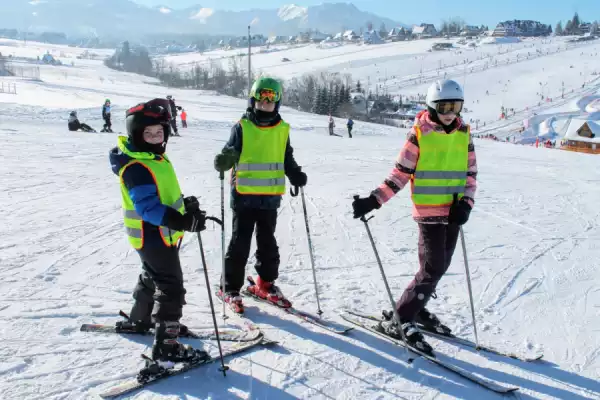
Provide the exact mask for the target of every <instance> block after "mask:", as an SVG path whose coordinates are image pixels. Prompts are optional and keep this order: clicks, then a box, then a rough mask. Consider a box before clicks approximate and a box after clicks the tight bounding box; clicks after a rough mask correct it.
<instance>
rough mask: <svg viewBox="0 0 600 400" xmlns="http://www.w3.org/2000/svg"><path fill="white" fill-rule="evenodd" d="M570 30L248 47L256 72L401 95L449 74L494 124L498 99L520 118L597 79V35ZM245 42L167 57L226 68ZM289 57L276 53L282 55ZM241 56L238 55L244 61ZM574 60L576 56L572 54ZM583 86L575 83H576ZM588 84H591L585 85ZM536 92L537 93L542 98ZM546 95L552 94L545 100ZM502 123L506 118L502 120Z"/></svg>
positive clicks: (419, 91) (471, 105)
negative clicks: (450, 41) (501, 40)
mask: <svg viewBox="0 0 600 400" xmlns="http://www.w3.org/2000/svg"><path fill="white" fill-rule="evenodd" d="M568 39H569V38H541V39H527V40H523V41H521V42H519V43H513V44H481V43H479V44H478V45H477V46H476V47H469V46H462V45H459V44H455V48H454V49H453V50H451V51H428V50H430V49H431V47H432V45H433V44H434V43H436V42H440V41H443V40H440V39H431V40H415V41H408V42H396V43H386V44H381V45H358V44H344V45H341V46H338V47H334V48H328V47H322V46H319V45H306V46H299V47H290V46H279V47H275V50H277V51H274V48H271V49H269V51H265V49H264V48H255V49H253V56H252V68H253V69H254V72H255V73H262V74H269V75H274V76H277V77H279V78H282V79H285V80H289V79H292V78H298V77H301V76H302V75H304V74H307V73H313V74H319V73H320V72H331V73H340V74H342V75H343V74H350V75H351V76H352V78H353V81H354V82H356V81H358V80H360V82H361V85H362V87H363V88H364V89H365V90H367V91H368V92H369V91H370V92H373V93H376V92H379V93H386V92H387V93H390V94H400V95H403V96H405V97H410V96H417V95H425V93H426V92H427V87H428V86H429V85H430V84H431V82H433V81H434V80H436V79H440V78H444V77H447V78H450V79H456V80H457V81H458V82H460V83H461V84H464V85H465V93H466V96H467V98H466V104H465V106H466V108H467V110H468V111H466V112H464V113H463V115H464V116H465V117H466V118H467V120H469V121H471V120H472V121H473V125H474V126H475V121H476V120H479V123H478V124H477V127H478V128H481V127H483V124H484V123H485V124H486V129H487V128H489V126H490V124H492V127H496V125H495V122H496V121H497V120H498V118H499V116H500V113H501V107H502V106H504V107H506V108H510V109H515V110H516V111H517V114H516V115H515V116H511V119H510V121H512V122H514V121H517V122H521V121H522V120H523V119H525V118H528V117H529V116H530V115H531V113H532V112H534V111H535V112H540V111H541V110H543V109H546V108H548V107H556V106H557V102H558V103H562V102H563V99H561V98H560V97H561V95H562V93H563V89H564V93H565V99H564V101H565V102H571V101H573V100H574V99H577V98H579V97H581V96H582V95H586V94H590V93H589V91H590V87H592V88H594V87H596V85H597V84H598V83H599V80H598V77H599V76H600V75H599V74H600V67H599V66H598V64H597V63H596V62H595V60H596V59H597V57H598V49H599V48H600V42H599V41H592V42H587V43H582V44H573V43H568V42H567V40H568ZM239 54H246V50H243V49H242V50H240V49H236V50H229V51H223V50H216V51H210V52H204V53H202V54H199V53H188V54H181V55H172V56H168V57H166V61H167V62H169V63H172V64H174V65H177V66H179V67H180V68H182V69H187V68H191V67H192V66H193V65H194V64H196V63H197V64H199V65H203V66H208V65H209V63H211V62H221V63H222V65H223V67H224V68H229V64H230V62H231V58H232V57H236V56H237V55H239ZM286 59H287V60H289V61H283V60H286ZM246 60H247V59H246V58H245V57H243V58H242V60H241V67H242V68H246V65H247V61H246ZM574 60H577V62H575V61H574ZM584 82H585V83H586V87H583V88H582V84H583V83H584ZM590 84H591V85H592V86H590ZM542 95H543V96H544V98H543V100H542ZM546 99H552V101H551V102H547V101H546ZM501 122H502V124H501V125H503V126H505V125H506V123H505V122H506V121H501Z"/></svg>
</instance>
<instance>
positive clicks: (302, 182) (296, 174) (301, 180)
mask: <svg viewBox="0 0 600 400" xmlns="http://www.w3.org/2000/svg"><path fill="white" fill-rule="evenodd" d="M288 179H289V180H290V183H291V184H292V186H296V187H303V186H306V181H307V180H308V178H307V176H306V174H305V173H304V172H302V168H300V167H298V169H295V170H292V171H291V172H290V173H289V174H288Z"/></svg>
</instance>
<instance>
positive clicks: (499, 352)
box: [344, 310, 544, 362]
mask: <svg viewBox="0 0 600 400" xmlns="http://www.w3.org/2000/svg"><path fill="white" fill-rule="evenodd" d="M344 312H347V313H348V314H352V315H354V316H357V317H361V318H366V319H369V320H371V321H377V322H379V321H380V320H381V318H377V317H376V316H374V315H369V314H365V313H362V312H360V311H354V310H344ZM417 326H418V327H419V330H420V331H421V332H422V333H423V334H424V335H428V336H431V337H434V338H436V339H440V340H444V341H446V342H449V343H455V344H459V345H463V346H467V347H471V348H473V349H475V350H481V351H485V352H486V353H491V354H495V355H498V356H502V357H508V358H512V359H515V360H520V361H525V362H534V361H538V360H540V359H541V358H542V357H544V355H543V354H538V355H535V356H527V355H524V354H517V353H513V352H505V351H502V350H498V349H495V348H493V347H490V346H484V345H481V344H480V345H479V346H477V344H476V343H475V342H473V341H471V340H469V339H464V338H461V337H458V336H456V335H453V334H450V335H444V334H441V333H439V332H436V331H433V330H431V329H428V328H427V327H425V326H423V325H417Z"/></svg>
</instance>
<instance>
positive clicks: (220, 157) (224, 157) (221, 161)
mask: <svg viewBox="0 0 600 400" xmlns="http://www.w3.org/2000/svg"><path fill="white" fill-rule="evenodd" d="M239 157H240V155H239V154H238V152H237V151H235V150H233V149H224V150H223V151H222V152H221V153H220V154H217V156H216V157H215V169H216V170H217V171H219V172H225V171H229V170H230V169H231V168H233V166H234V164H235V163H236V162H237V160H238V159H239Z"/></svg>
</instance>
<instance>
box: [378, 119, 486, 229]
mask: <svg viewBox="0 0 600 400" xmlns="http://www.w3.org/2000/svg"><path fill="white" fill-rule="evenodd" d="M457 122H458V123H457V125H456V126H457V129H458V127H461V126H462V129H465V127H466V125H465V124H464V122H463V121H462V120H461V119H460V118H459V119H458V121H457ZM414 126H417V127H418V128H419V129H420V130H421V132H422V133H426V132H431V131H433V130H435V131H438V132H444V130H443V128H442V127H441V126H440V125H438V124H436V123H435V122H433V121H432V120H431V118H430V117H429V112H427V111H422V112H420V113H419V114H417V117H416V118H415V125H414ZM414 126H413V128H412V129H411V130H410V132H409V133H408V135H407V140H406V143H405V144H404V147H403V148H402V150H401V151H400V154H399V155H398V158H397V159H396V165H395V166H394V169H392V172H391V173H390V175H389V176H388V178H387V179H386V180H385V181H384V182H383V183H382V184H381V185H379V187H378V188H377V189H375V190H374V191H373V192H372V194H373V195H374V196H375V198H377V201H378V202H379V204H384V203H386V202H388V201H389V200H390V199H391V198H392V197H394V195H395V194H396V193H398V192H399V191H400V190H402V188H404V186H406V184H407V183H408V182H409V181H410V183H411V192H412V189H413V187H414V183H413V179H412V178H413V175H414V173H415V169H416V168H417V165H418V163H419V156H420V154H419V141H418V140H417V132H416V130H415V128H414ZM476 188H477V161H476V157H475V146H474V145H473V139H472V137H470V138H469V163H468V171H467V183H466V185H465V195H464V197H465V200H467V202H468V203H469V204H470V205H471V207H473V205H474V204H475V191H476ZM449 211H450V204H444V205H440V206H421V205H419V206H417V205H415V204H414V203H413V213H412V214H413V218H414V219H415V221H417V222H419V223H430V224H431V223H448V213H449Z"/></svg>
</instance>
